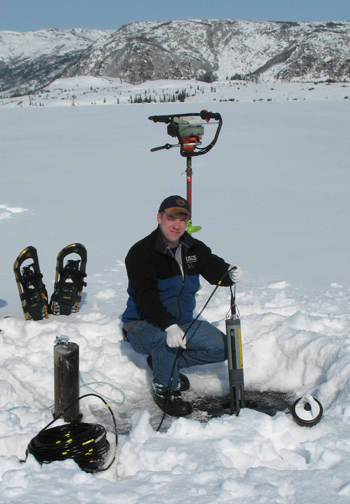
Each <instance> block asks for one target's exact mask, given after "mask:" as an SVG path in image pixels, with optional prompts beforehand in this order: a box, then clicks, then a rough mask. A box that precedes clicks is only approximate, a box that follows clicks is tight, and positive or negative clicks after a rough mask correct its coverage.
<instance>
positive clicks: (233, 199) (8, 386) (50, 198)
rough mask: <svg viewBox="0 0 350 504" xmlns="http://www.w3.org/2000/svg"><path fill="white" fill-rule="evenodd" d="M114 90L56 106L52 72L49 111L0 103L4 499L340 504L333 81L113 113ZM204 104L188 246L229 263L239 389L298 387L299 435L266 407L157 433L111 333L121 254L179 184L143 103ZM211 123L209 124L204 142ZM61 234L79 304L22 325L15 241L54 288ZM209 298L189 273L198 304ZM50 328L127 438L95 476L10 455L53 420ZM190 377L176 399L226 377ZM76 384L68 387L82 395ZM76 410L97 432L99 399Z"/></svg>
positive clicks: (121, 298) (345, 448)
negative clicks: (208, 116)
mask: <svg viewBox="0 0 350 504" xmlns="http://www.w3.org/2000/svg"><path fill="white" fill-rule="evenodd" d="M79 82H80V83H77V82H76V81H74V82H70V83H68V82H67V83H66V88H64V87H63V85H62V89H66V93H67V96H68V95H69V94H70V93H71V88H72V89H73V87H74V88H79V89H80V88H81V89H80V91H82V89H83V87H84V86H85V89H87V90H90V88H91V87H92V88H93V89H95V87H97V86H95V84H94V83H93V82H85V84H84V85H83V82H82V81H79ZM61 84H62V83H61ZM61 84H58V85H61ZM112 84H113V85H114V84H115V83H112ZM112 84H111V86H112ZM166 84H168V87H169V89H170V88H171V89H172V90H176V89H179V91H181V90H182V89H183V87H184V86H183V83H178V82H177V83H166ZM120 85H121V86H124V87H123V89H124V91H123V93H124V95H125V100H124V98H123V100H122V99H121V96H124V95H120V100H119V105H120V106H117V105H116V106H109V107H108V106H105V105H106V104H108V103H111V102H109V99H108V97H109V96H110V95H107V91H105V89H103V91H102V90H101V89H99V90H96V92H94V94H95V97H96V99H95V102H96V104H98V103H101V106H96V107H90V106H86V107H82V106H75V107H71V106H70V107H63V106H61V107H54V106H53V105H55V104H57V105H58V104H59V105H65V104H66V105H67V104H69V105H71V104H72V100H71V99H70V98H66V99H65V100H60V98H59V96H60V94H59V91H58V89H57V88H56V90H55V85H54V84H53V85H52V86H51V87H50V93H47V94H49V95H50V97H49V98H48V99H47V104H48V105H50V106H46V102H45V107H39V106H35V105H34V106H33V102H32V106H29V107H25V105H29V98H23V103H22V104H21V105H22V107H21V106H18V105H17V104H16V103H15V102H14V101H13V102H11V103H9V100H7V101H6V100H5V99H3V100H2V104H3V105H5V104H6V103H5V102H7V106H6V107H3V108H2V110H1V116H0V125H1V136H0V150H1V197H0V229H1V237H2V240H1V245H2V247H1V249H2V253H1V268H0V315H1V317H6V316H10V317H9V318H1V319H0V329H1V333H0V363H1V365H0V381H1V394H0V407H1V409H0V437H1V452H0V475H1V484H0V500H1V502H3V503H6V504H7V503H11V504H19V503H23V502H26V503H28V504H33V503H37V502H42V503H48V502H50V504H56V503H57V504H58V503H59V502H62V501H63V500H64V501H65V502H67V503H72V504H73V503H74V504H75V503H77V502H79V503H90V502H96V503H98V504H107V503H123V504H124V503H139V504H141V503H142V504H145V503H153V502H169V503H178V502H184V503H191V504H194V503H201V504H202V503H203V504H204V503H219V502H220V503H221V502H228V501H231V502H232V501H234V500H237V501H239V502H240V503H242V504H243V503H249V504H251V503H260V502H261V503H263V502H276V503H298V504H303V503H308V502H309V501H310V500H311V499H312V500H313V502H315V503H321V504H323V503H327V504H328V502H329V501H332V502H334V503H338V502H339V503H342V502H344V503H345V502H348V501H349V496H350V476H349V474H350V434H349V432H350V403H349V398H350V346H349V342H350V335H349V327H350V317H349V298H350V291H349V289H350V272H349V267H348V259H349V249H350V247H349V243H350V238H349V235H348V216H349V210H350V198H349V183H350V172H349V169H348V163H349V161H348V160H349V158H350V145H349V142H348V131H349V117H350V115H349V107H350V104H349V101H348V99H346V100H344V98H345V96H346V95H347V92H348V89H346V88H345V87H343V86H346V85H347V84H331V85H326V84H317V85H311V84H310V85H308V84H305V85H299V84H298V85H296V84H292V85H277V84H271V85H270V84H267V85H263V84H261V85H259V86H256V88H255V89H254V88H253V84H249V85H247V86H246V85H245V84H244V83H241V86H239V85H238V84H232V86H231V85H230V83H227V85H226V84H225V86H226V87H225V86H222V89H220V90H218V89H216V91H214V90H211V86H215V84H213V85H204V84H203V83H191V85H192V89H194V88H195V89H197V85H198V86H199V87H201V86H202V87H203V88H204V89H205V91H204V93H200V92H199V91H200V90H197V93H195V96H193V97H190V98H186V101H185V103H179V102H177V103H164V104H162V103H157V104H155V103H152V104H147V105H140V106H137V105H124V106H122V103H126V102H127V99H128V92H127V86H125V85H123V84H120ZM101 86H102V84H101V82H100V87H101ZM162 86H164V82H163V83H161V85H159V86H158V85H157V84H156V83H147V84H145V85H144V86H139V88H140V90H141V91H140V92H141V93H144V91H145V90H148V89H156V88H159V89H161V88H162ZM188 86H190V83H188ZM238 87H240V89H239V90H238ZM312 87H314V88H315V89H314V90H309V88H312ZM131 88H132V87H130V89H131ZM271 88H274V91H272V90H271ZM302 88H303V89H302ZM106 89H107V85H106ZM125 90H126V91H125ZM80 91H79V92H78V91H77V92H76V94H75V95H76V98H75V100H74V101H75V105H83V104H84V103H85V104H86V105H89V104H90V103H91V100H90V98H91V95H89V97H88V98H87V99H86V101H84V96H85V95H84V94H83V92H80ZM90 91H91V90H90ZM90 91H89V92H90ZM231 91H232V94H231ZM233 91H234V92H233ZM147 92H148V91H147ZM111 93H112V91H111ZM137 93H138V91H136V90H135V89H133V90H132V91H130V95H131V94H133V96H136V95H137ZM264 93H265V94H264ZM54 96H56V98H54ZM116 96H118V95H117V94H116ZM254 96H255V97H256V100H255V101H253V98H254ZM61 97H62V96H61ZM104 98H106V104H103V101H104ZM214 98H215V99H216V101H213V100H214ZM230 98H235V99H237V100H236V101H237V102H231V101H229V99H230ZM260 98H262V99H263V101H259V99H260ZM269 98H271V99H272V101H268V99H269ZM26 100H27V102H26ZM36 100H39V98H38V97H37V98H36ZM220 100H223V101H221V102H220ZM225 100H227V101H225ZM17 101H18V99H17ZM10 105H12V106H10ZM202 109H207V110H212V111H214V112H220V113H221V114H222V117H223V122H224V124H223V128H222V133H221V134H220V137H219V140H218V143H217V145H216V146H215V147H214V148H213V149H212V151H211V152H210V153H208V154H207V155H205V156H202V157H198V158H194V159H193V169H194V174H193V221H194V224H200V225H202V226H203V229H202V230H201V231H200V232H199V233H198V234H197V235H196V236H197V237H198V238H199V239H202V240H203V241H205V242H206V243H207V244H208V245H210V246H211V247H212V249H213V251H214V252H215V253H217V254H219V255H221V256H222V257H224V258H225V259H226V260H227V261H229V262H237V263H239V264H241V265H242V266H243V268H244V270H245V275H244V278H243V280H242V282H241V283H240V284H239V285H238V287H237V303H238V307H239V309H240V312H241V318H242V338H243V352H244V372H245V383H246V387H247V388H251V389H255V390H261V391H265V390H279V391H283V392H287V393H290V394H291V396H292V397H295V398H296V397H300V396H301V395H303V394H304V393H306V392H308V393H311V394H313V395H314V396H315V397H317V398H318V399H319V400H320V401H321V402H322V404H323V406H324V418H323V419H322V421H321V422H320V423H319V424H318V425H317V426H315V427H313V428H311V429H308V428H302V427H299V426H298V425H297V424H296V423H295V422H293V420H292V418H291V415H288V414H285V413H283V412H281V413H278V414H277V415H276V416H274V417H270V416H267V415H265V414H263V413H259V412H256V411H253V410H249V409H244V410H242V411H241V413H240V415H239V416H238V417H236V416H230V415H226V416H223V417H221V418H217V419H212V420H210V421H209V422H200V421H199V420H198V416H196V415H194V416H193V418H183V419H173V420H170V419H167V423H166V426H167V427H168V428H167V429H166V430H164V431H162V432H156V430H155V429H154V427H155V426H156V425H157V422H158V420H159V421H160V418H161V415H160V413H159V410H158V409H157V407H156V406H155V404H154V403H153V400H152V397H151V393H150V390H151V379H152V378H151V374H150V371H149V369H148V367H147V364H146V362H145V358H144V357H142V356H140V355H138V354H135V353H133V352H132V351H131V349H130V348H129V346H128V344H127V343H125V342H123V341H122V334H121V325H120V315H121V313H122V311H123V310H124V306H125V302H126V286H127V278H126V272H125V266H124V258H125V255H126V253H127V251H128V249H129V247H130V246H131V245H132V244H133V243H134V242H135V241H136V240H138V239H140V238H141V237H143V236H145V235H146V234H148V233H149V232H150V231H152V230H153V229H154V228H155V226H156V219H155V217H156V211H157V208H158V205H159V203H160V201H161V200H162V199H163V198H164V197H165V196H167V195H169V194H174V193H180V194H183V195H185V189H186V182H185V176H184V174H183V172H184V170H185V161H184V159H183V158H181V157H180V156H179V153H178V151H177V149H172V150H170V151H160V152H157V153H151V152H150V149H151V148H152V147H155V146H158V145H163V144H165V143H167V142H169V141H170V142H171V141H172V140H171V139H170V137H168V136H167V135H166V128H165V126H164V125H161V124H154V123H153V122H150V121H149V120H148V116H150V115H154V114H165V113H179V112H199V111H200V110H202ZM213 131H214V126H211V125H209V126H207V127H206V131H205V134H204V137H203V142H205V141H206V140H208V141H209V139H210V135H211V134H212V132H213ZM74 242H81V243H83V244H84V245H85V246H86V247H87V250H88V264H87V272H88V277H87V282H88V285H87V287H86V289H85V296H84V303H83V305H82V307H81V311H80V312H79V314H76V315H71V316H69V317H64V316H62V317H54V316H51V317H50V318H49V319H48V320H43V321H40V322H33V321H30V322H26V321H25V320H24V315H23V313H22V309H21V304H20V301H19V296H18V292H17V287H16V284H15V278H14V274H13V271H12V267H13V263H14V260H15V258H16V256H17V255H18V254H19V252H21V250H22V249H24V248H25V247H26V246H28V245H33V246H35V247H36V248H37V250H38V253H39V259H40V265H41V270H42V273H43V275H44V281H45V284H46V286H47V289H48V291H49V293H50V294H51V292H52V287H53V279H54V270H55V260H56V256H57V253H58V251H59V250H61V249H62V248H63V247H64V246H66V245H68V244H70V243H74ZM211 291H212V287H211V286H209V285H207V284H206V283H205V282H203V288H202V289H201V291H200V293H199V294H198V302H197V307H198V309H200V308H201V306H203V304H204V303H205V301H206V299H207V297H208V296H209V294H210V293H211ZM228 308H229V292H228V291H227V289H220V290H219V291H218V292H217V293H216V295H215V296H214V298H213V299H212V301H211V303H210V304H209V306H208V308H207V309H206V310H205V312H204V313H203V317H204V318H206V319H207V320H209V321H210V322H212V323H214V324H215V325H217V326H218V327H220V328H221V329H222V330H224V327H225V322H224V319H225V315H226V313H227V311H228ZM60 335H64V336H68V337H69V339H70V341H72V342H75V343H77V344H78V345H79V348H80V371H81V375H82V379H83V380H84V381H85V382H86V383H90V382H95V381H98V382H105V384H104V385H102V384H95V385H91V387H92V388H93V389H94V390H95V391H96V392H97V393H98V394H103V395H104V396H105V397H108V398H109V399H108V401H109V404H110V405H111V408H112V410H113V412H114V414H115V416H116V419H117V424H118V425H119V426H120V431H121V432H124V433H123V434H121V435H120V436H119V443H118V450H117V458H116V461H115V462H114V463H113V465H112V467H111V468H110V469H109V470H108V471H107V472H105V473H99V474H87V473H84V472H82V471H81V470H80V469H79V467H78V466H77V465H76V464H75V463H74V462H73V461H65V462H54V463H52V464H49V465H44V466H40V465H39V464H38V463H37V462H36V460H35V459H34V458H33V457H32V456H29V458H28V459H27V461H26V463H22V462H21V459H23V458H24V457H25V451H26V448H27V445H28V443H29V441H30V440H31V439H32V438H33V437H34V436H35V435H36V434H37V433H38V432H39V430H40V429H42V428H43V427H44V426H45V425H46V424H48V423H49V422H50V421H51V419H52V408H50V407H51V405H52V404H53V400H54V378H53V345H54V341H55V338H56V337H57V336H60ZM188 376H189V378H190V381H191V390H190V391H189V392H188V397H189V399H191V397H194V396H197V395H205V394H213V395H215V394H217V395H221V394H224V393H226V392H227V390H228V380H227V367H226V364H222V365H212V366H207V367H202V368H194V369H191V370H189V371H188ZM88 391H89V389H87V388H86V387H83V382H82V386H81V394H83V393H86V392H88ZM123 394H125V401H124V402H123V397H124V396H123ZM118 403H122V404H118ZM80 409H81V411H82V413H83V414H84V420H85V421H86V422H93V423H102V424H103V425H105V426H106V427H107V428H108V429H111V428H112V422H111V419H110V415H109V413H108V411H107V410H106V408H105V406H104V405H103V403H102V402H100V401H98V400H97V399H94V398H91V397H90V398H86V399H84V400H82V401H81V403H80ZM150 418H151V419H152V422H151V424H152V425H150V423H149V420H150ZM129 429H131V430H130V432H129V433H126V431H127V430H129Z"/></svg>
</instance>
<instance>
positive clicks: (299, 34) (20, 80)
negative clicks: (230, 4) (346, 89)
mask: <svg viewBox="0 0 350 504" xmlns="http://www.w3.org/2000/svg"><path fill="white" fill-rule="evenodd" d="M24 45H25V47H23V46H24ZM83 75H91V76H95V77H113V78H115V77H117V78H120V79H121V80H123V81H126V82H128V83H130V84H140V83H142V82H145V81H149V80H150V81H152V80H159V79H178V80H182V79H187V80H191V79H197V80H204V81H206V82H213V81H215V80H217V79H219V80H225V79H226V80H227V79H238V78H239V79H245V80H253V81H257V82H264V81H271V82H274V81H283V82H311V81H315V80H334V81H343V80H347V79H348V78H349V77H350V22H349V21H329V22H284V21H245V20H234V19H224V20H220V19H213V20H208V19H188V20H177V21H163V22H157V21H147V22H135V23H131V24H128V25H124V26H122V27H121V28H119V29H118V30H115V31H113V30H84V29H79V28H74V29H72V30H57V29H48V30H40V31H33V32H25V33H24V34H21V33H20V32H0V92H9V93H15V92H17V93H18V94H20V93H23V94H26V93H28V92H31V91H33V90H35V89H39V88H42V87H45V86H46V85H48V84H49V83H50V82H52V81H54V80H55V79H57V78H60V77H63V78H65V77H76V76H83Z"/></svg>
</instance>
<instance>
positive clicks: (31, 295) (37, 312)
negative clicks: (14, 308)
mask: <svg viewBox="0 0 350 504" xmlns="http://www.w3.org/2000/svg"><path fill="white" fill-rule="evenodd" d="M29 260H31V261H32V262H31V263H28V264H27V265H25V266H24V265H23V263H24V262H25V261H29ZM13 270H14V272H15V277H16V283H17V287H18V291H19V296H20V299H21V302H22V308H23V311H24V315H25V318H26V320H41V319H43V318H48V316H49V307H48V296H47V291H46V288H45V285H44V283H43V281H42V278H43V275H42V274H41V271H40V266H39V259H38V253H37V250H36V248H35V247H33V246H29V247H27V248H25V249H24V250H22V252H21V253H20V254H19V256H18V257H17V259H16V261H15V263H14V265H13Z"/></svg>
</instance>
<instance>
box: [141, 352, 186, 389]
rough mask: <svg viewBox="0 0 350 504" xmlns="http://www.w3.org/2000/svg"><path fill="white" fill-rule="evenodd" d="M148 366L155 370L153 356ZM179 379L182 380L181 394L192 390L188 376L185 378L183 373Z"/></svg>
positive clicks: (150, 357)
mask: <svg viewBox="0 0 350 504" xmlns="http://www.w3.org/2000/svg"><path fill="white" fill-rule="evenodd" d="M147 364H148V365H149V367H150V368H151V369H152V370H153V366H152V355H149V356H148V357H147ZM179 379H180V390H181V392H186V390H189V388H190V386H191V385H190V380H189V379H188V378H187V376H185V375H184V374H182V373H179Z"/></svg>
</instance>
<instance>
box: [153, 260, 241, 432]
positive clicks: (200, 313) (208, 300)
mask: <svg viewBox="0 0 350 504" xmlns="http://www.w3.org/2000/svg"><path fill="white" fill-rule="evenodd" d="M235 268H236V267H235V266H234V267H232V268H230V269H229V270H228V271H226V272H225V274H224V275H223V276H222V277H221V278H220V280H219V282H218V284H217V285H216V286H215V287H214V289H213V291H212V293H211V294H210V296H209V297H208V299H207V300H206V302H205V303H204V306H203V308H202V309H201V310H200V312H199V313H198V314H197V316H196V317H195V318H194V319H193V320H192V322H191V323H190V325H189V326H188V328H187V329H186V331H185V334H184V335H183V336H182V339H185V337H186V335H187V333H188V331H189V330H190V329H191V327H192V326H193V324H194V323H195V322H196V321H197V320H198V319H199V317H200V316H201V315H202V313H203V312H204V310H205V309H206V307H207V306H208V304H209V302H210V300H211V298H212V297H213V296H214V294H215V292H216V291H217V289H218V288H219V287H220V285H221V284H222V281H223V280H224V278H225V277H226V275H228V273H229V272H230V271H231V270H233V269H235ZM231 294H232V290H231ZM192 336H193V335H192ZM192 336H191V338H192ZM191 338H189V340H188V341H187V344H188V343H189V342H190V341H191ZM182 352H183V350H182V348H181V347H179V348H178V350H177V354H176V357H175V360H174V364H173V367H172V369H171V373H170V380H169V385H168V390H169V391H170V390H171V384H172V382H173V378H174V371H175V366H176V363H177V360H178V358H179V357H180V355H181V353H182ZM168 404H169V394H168V395H167V399H166V402H165V407H164V413H163V416H162V419H161V421H160V424H159V425H158V428H157V432H158V431H159V430H160V428H161V426H162V425H163V422H164V419H165V417H166V410H167V407H168Z"/></svg>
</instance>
